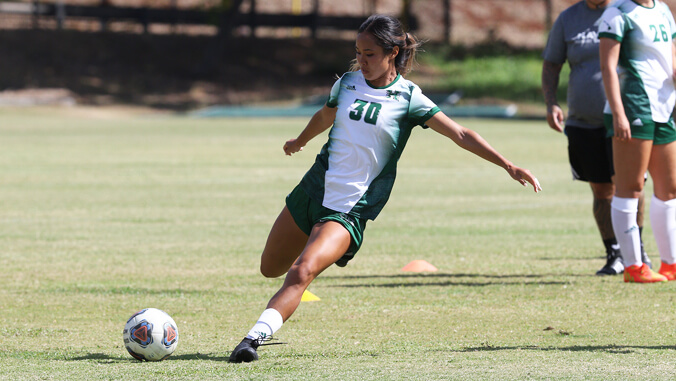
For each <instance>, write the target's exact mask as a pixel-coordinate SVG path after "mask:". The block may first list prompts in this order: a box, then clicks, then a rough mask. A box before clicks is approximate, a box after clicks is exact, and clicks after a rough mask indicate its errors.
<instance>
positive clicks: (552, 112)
mask: <svg viewBox="0 0 676 381" xmlns="http://www.w3.org/2000/svg"><path fill="white" fill-rule="evenodd" d="M563 120H564V118H563V110H561V107H559V106H558V105H554V106H552V107H551V108H547V123H548V124H549V127H551V128H552V130H554V131H557V132H563Z"/></svg>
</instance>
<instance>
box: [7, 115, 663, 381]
mask: <svg viewBox="0 0 676 381" xmlns="http://www.w3.org/2000/svg"><path fill="white" fill-rule="evenodd" d="M306 122H307V120H306V119H304V118H303V119H212V120H204V119H191V118H186V117H177V116H171V115H146V114H138V113H126V112H113V111H92V110H87V109H73V110H68V109H2V108H0V142H2V151H1V153H0V184H1V185H0V224H1V225H0V247H1V248H2V249H1V250H0V264H1V266H0V311H1V313H0V369H2V370H3V371H2V372H1V373H0V379H7V380H17V379H64V380H65V379H68V380H71V379H97V380H99V379H111V380H112V379H200V380H203V379H219V380H226V379H227V380H314V379H335V380H413V379H416V380H418V379H424V380H448V379H455V380H469V379H496V380H505V379H506V380H523V379H563V380H576V379H589V380H604V379H647V380H663V379H673V378H674V377H676V365H675V363H674V355H675V354H676V337H675V336H676V335H675V332H674V329H673V324H674V322H673V319H674V316H675V315H674V312H676V311H675V308H674V291H675V290H676V283H669V284H659V285H626V284H624V283H623V282H622V281H621V279H620V278H619V277H612V278H599V277H595V276H594V275H593V274H594V272H595V271H596V270H597V269H598V268H600V266H601V265H602V264H603V259H602V258H601V257H602V254H603V252H602V251H603V250H602V245H601V242H600V239H599V236H598V232H597V231H596V227H595V224H594V221H593V218H592V212H591V194H590V191H589V189H588V187H587V186H586V185H585V184H582V183H575V182H573V181H571V180H570V173H569V169H568V164H567V159H566V152H565V151H566V142H565V138H564V137H563V136H562V135H560V134H555V133H553V132H551V131H550V129H549V128H548V127H547V126H546V125H545V123H544V122H542V121H527V122H524V121H503V120H501V121H496V120H461V122H462V123H463V124H465V125H467V126H468V127H470V128H473V129H475V130H477V131H479V132H480V133H481V134H482V135H483V136H484V137H485V138H487V139H488V140H489V141H490V142H492V143H493V145H494V146H495V147H496V148H497V149H498V150H500V151H501V152H502V153H504V154H505V155H506V156H507V157H509V158H510V159H511V160H513V161H514V162H515V163H516V164H518V165H521V166H525V167H528V168H530V169H531V170H532V171H533V172H534V173H535V174H536V175H537V176H538V178H539V179H540V182H541V183H542V186H543V188H544V191H543V192H542V193H540V194H534V193H533V192H532V190H530V189H524V188H522V187H521V186H519V185H518V184H517V183H516V182H514V181H512V180H511V179H510V178H509V177H508V176H507V175H506V173H505V172H504V171H503V170H501V169H500V168H497V167H495V166H493V165H491V164H489V163H487V162H484V161H482V160H480V159H478V158H475V157H473V156H472V155H471V154H469V153H467V152H465V151H462V150H460V149H459V148H457V147H456V146H454V145H453V144H452V143H451V142H450V141H449V140H448V139H445V138H443V137H441V136H440V135H437V134H435V133H434V132H432V131H430V130H425V131H423V130H416V131H415V132H414V134H413V136H412V138H411V141H410V143H409V147H408V148H407V151H406V152H405V153H404V155H403V158H402V160H401V162H400V169H399V174H398V177H399V178H398V182H397V185H396V186H395V190H394V192H393V195H392V197H391V199H390V202H389V205H388V206H387V207H386V208H385V210H384V212H383V213H382V215H381V216H380V217H379V218H378V219H377V220H376V221H374V222H370V223H369V224H368V226H367V230H366V236H365V244H364V246H363V248H362V250H361V251H360V253H359V254H358V256H357V258H356V259H355V260H354V261H352V262H351V263H350V264H349V265H348V266H347V267H346V268H344V269H339V268H336V267H332V268H329V269H328V270H327V271H326V272H325V273H324V274H322V275H321V276H320V277H319V278H318V279H317V280H316V281H315V282H314V283H313V284H312V285H311V286H310V290H311V291H312V292H313V293H314V294H316V295H317V296H319V297H320V298H321V301H319V302H312V303H302V304H301V306H300V307H299V309H298V311H297V312H296V314H294V315H293V316H292V318H291V319H290V320H289V321H288V322H287V323H286V324H285V325H284V326H283V327H282V329H281V330H280V331H279V332H278V337H279V338H280V339H281V340H282V341H284V342H287V343H288V344H287V345H278V346H272V347H264V348H262V349H261V351H260V355H261V360H260V361H258V362H255V363H252V364H229V363H228V362H227V357H228V356H229V354H230V351H231V349H232V348H233V347H234V345H236V344H237V343H238V342H239V340H240V339H241V338H242V337H243V336H244V334H245V333H246V332H247V331H248V329H249V328H250V327H251V326H252V324H253V323H254V322H255V320H256V318H258V316H259V314H260V312H261V311H262V310H263V308H264V307H265V304H266V303H267V300H268V299H269V298H270V296H271V295H272V294H273V293H274V292H275V291H276V290H277V289H278V288H279V286H280V285H281V282H282V280H281V279H273V280H270V279H265V278H263V277H262V276H261V275H260V274H259V273H258V270H257V268H258V261H259V253H260V250H261V249H262V247H263V244H264V242H265V239H266V237H267V233H268V231H269V228H270V226H271V224H272V222H273V221H274V218H275V217H276V215H277V213H278V212H279V210H280V209H281V207H282V205H283V200H284V196H285V195H286V194H287V192H288V191H290V189H291V188H292V187H293V186H294V185H295V184H296V183H297V182H298V180H299V179H300V177H301V176H302V175H303V173H304V172H305V170H306V169H307V168H308V167H309V166H310V164H311V163H312V161H313V160H314V156H315V154H316V152H317V151H318V149H319V147H321V145H322V144H323V143H324V141H325V136H321V137H318V138H317V139H316V140H315V141H313V142H311V143H310V144H309V145H308V147H306V149H305V150H304V151H303V152H302V153H300V154H298V155H295V156H293V157H291V158H289V157H285V156H284V155H283V153H282V149H281V147H282V144H283V143H284V141H285V140H286V139H288V138H290V137H294V136H295V135H297V133H298V132H299V131H300V129H302V127H303V126H304V125H305V123H306ZM651 234H652V233H651V231H650V228H649V226H648V227H647V228H646V231H645V233H644V236H645V237H646V238H647V239H646V245H647V249H648V251H649V252H650V253H651V254H652V256H653V259H654V260H655V262H658V260H657V255H656V249H655V245H654V242H653V240H652V238H651V237H652V235H651ZM414 259H424V260H427V261H428V262H430V263H432V264H434V265H435V266H436V267H438V268H439V271H438V272H436V273H429V274H411V273H403V272H401V271H400V269H401V267H403V266H404V265H406V264H407V263H408V262H410V261H412V260H414ZM143 307H157V308H161V309H164V310H166V311H167V312H169V313H170V314H171V315H172V316H173V318H174V319H175V320H176V322H177V324H178V326H179V330H180V341H179V346H178V349H177V351H176V352H175V354H174V355H173V356H172V357H170V358H169V359H168V360H166V361H164V362H161V363H139V362H136V361H135V360H133V359H132V358H131V357H130V356H128V355H127V353H126V351H125V349H124V346H123V345H122V339H121V331H122V327H123V326H124V323H125V321H126V319H127V317H128V316H129V315H131V314H132V313H133V312H135V311H137V310H138V309H140V308H143ZM548 327H551V328H552V329H548Z"/></svg>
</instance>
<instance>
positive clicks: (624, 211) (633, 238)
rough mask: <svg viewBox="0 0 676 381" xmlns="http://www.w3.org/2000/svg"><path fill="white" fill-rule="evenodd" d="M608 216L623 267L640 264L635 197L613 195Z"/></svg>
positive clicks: (639, 239) (636, 202)
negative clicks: (611, 222) (611, 223)
mask: <svg viewBox="0 0 676 381" xmlns="http://www.w3.org/2000/svg"><path fill="white" fill-rule="evenodd" d="M610 206H611V210H610V217H611V219H612V221H613V231H614V232H615V238H616V239H617V243H619V244H620V251H621V252H622V261H623V262H624V267H629V266H632V265H638V266H641V265H642V264H643V262H642V261H641V237H640V235H639V233H638V225H637V224H636V214H637V213H638V199H637V198H621V197H617V196H615V197H613V201H612V202H611V203H610Z"/></svg>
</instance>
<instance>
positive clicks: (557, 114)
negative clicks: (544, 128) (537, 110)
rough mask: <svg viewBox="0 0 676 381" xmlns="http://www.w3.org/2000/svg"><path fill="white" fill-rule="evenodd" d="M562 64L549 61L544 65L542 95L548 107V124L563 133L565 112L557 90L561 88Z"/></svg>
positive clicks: (544, 62)
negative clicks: (558, 99) (557, 97)
mask: <svg viewBox="0 0 676 381" xmlns="http://www.w3.org/2000/svg"><path fill="white" fill-rule="evenodd" d="M562 67H563V65H562V64H556V63H553V62H550V61H547V60H544V61H543V63H542V93H543V94H544V97H545V104H546V105H547V123H548V124H549V127H551V128H552V129H553V130H555V131H558V132H562V131H563V119H564V116H563V110H562V109H561V106H559V103H558V102H557V100H556V90H557V89H558V88H559V75H560V74H561V68H562Z"/></svg>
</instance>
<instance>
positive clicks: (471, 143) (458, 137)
mask: <svg viewBox="0 0 676 381" xmlns="http://www.w3.org/2000/svg"><path fill="white" fill-rule="evenodd" d="M425 124H427V125H428V126H429V127H430V128H431V129H433V130H434V131H436V132H438V133H440V134H441V135H444V136H446V137H448V138H450V139H451V140H453V142H454V143H455V144H457V145H458V146H460V147H461V148H464V149H466V150H468V151H470V152H472V153H473V154H475V155H477V156H479V157H481V158H483V159H485V160H488V161H490V162H491V163H493V164H496V165H498V166H500V167H502V168H504V169H505V170H506V171H507V173H509V175H510V176H511V177H512V178H513V179H514V180H516V181H518V182H519V183H520V184H521V185H523V186H526V185H527V183H530V184H531V185H533V189H534V190H535V192H539V191H541V190H542V188H541V187H540V183H539V182H538V180H537V179H536V178H535V177H534V176H533V175H532V174H531V173H530V171H529V170H527V169H523V168H519V167H517V166H515V165H514V164H512V163H511V162H510V161H509V160H507V159H506V158H504V157H503V156H502V155H500V153H499V152H498V151H496V150H495V149H494V148H493V147H491V145H490V144H488V142H487V141H485V140H484V139H483V138H482V137H481V136H480V135H479V134H478V133H476V132H475V131H472V130H470V129H468V128H465V127H463V126H461V125H460V124H458V123H456V122H455V121H453V120H452V119H451V118H449V117H448V116H446V115H445V114H444V113H443V112H437V113H436V114H434V116H432V118H430V119H429V120H428V121H427V122H426V123H425Z"/></svg>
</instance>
